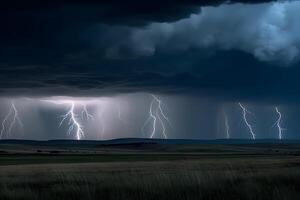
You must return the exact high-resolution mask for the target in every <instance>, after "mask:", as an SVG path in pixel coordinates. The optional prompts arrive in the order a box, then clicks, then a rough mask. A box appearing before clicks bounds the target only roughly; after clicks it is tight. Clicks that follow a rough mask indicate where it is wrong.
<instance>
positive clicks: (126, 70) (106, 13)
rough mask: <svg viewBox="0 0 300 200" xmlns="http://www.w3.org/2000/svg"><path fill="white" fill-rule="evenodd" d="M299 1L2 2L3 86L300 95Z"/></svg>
mask: <svg viewBox="0 0 300 200" xmlns="http://www.w3.org/2000/svg"><path fill="white" fill-rule="evenodd" d="M236 2H241V3H236ZM249 2H251V4H249ZM203 6H210V7H203ZM299 6H300V5H299V3H298V2H290V3H275V4H273V3H269V2H267V3H264V2H260V1H231V3H230V4H228V3H227V4H226V5H225V4H224V2H223V1H197V0H190V1H164V3H161V2H159V1H143V3H141V2H140V1H101V3H99V2H98V1H91V0H89V1H80V0H78V1H54V2H53V1H43V3H41V2H40V1H32V0H30V1H26V3H25V2H23V1H21V2H15V1H11V2H10V3H2V5H1V8H0V9H1V12H0V13H1V17H0V24H1V33H0V71H1V73H0V76H1V77H0V91H1V95H2V96H7V95H17V96H18V95H25V96H30V95H46V96H47V95H62V94H63V95H66V94H67V95H71V96H74V95H75V96H81V95H91V96H94V95H96V96H97V95H102V94H107V93H108V94H117V93H119V92H125V93H126V92H137V91H138V92H140V91H142V92H145V91H151V92H157V93H188V94H190V93H192V94H209V95H219V96H221V97H225V98H227V97H230V98H231V97H232V98H251V99H252V98H257V99H261V100H265V99H267V100H269V99H273V100H288V101H298V99H299V89H300V88H299V87H298V85H299V79H298V74H299V73H300V71H299V70H300V68H299V67H298V65H299V63H298V62H297V61H298V57H299V55H298V54H299V52H298V51H299V50H298V48H299V45H300V44H299V41H300V39H299V37H300V36H298V35H299V34H298V33H299V31H300V28H299V25H298V19H299V14H298V12H297V9H296V8H298V7H299Z"/></svg>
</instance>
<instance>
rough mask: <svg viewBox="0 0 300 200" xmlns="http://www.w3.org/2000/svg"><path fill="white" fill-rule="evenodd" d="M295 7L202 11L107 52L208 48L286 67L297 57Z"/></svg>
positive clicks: (139, 33)
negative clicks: (278, 62) (252, 57)
mask: <svg viewBox="0 0 300 200" xmlns="http://www.w3.org/2000/svg"><path fill="white" fill-rule="evenodd" d="M299 9H300V2H298V1H293V2H277V3H265V4H259V5H257V4H254V5H244V4H227V5H226V4H223V5H220V6H218V7H203V8H202V9H201V12H199V13H198V14H191V15H190V17H188V18H186V19H181V20H179V21H176V22H172V23H168V22H165V23H152V24H150V25H148V26H147V27H143V28H139V29H132V30H131V31H130V32H129V31H128V32H129V35H128V36H127V38H126V37H125V38H122V40H120V41H119V43H116V44H113V45H112V46H111V47H110V48H109V49H107V54H108V55H109V56H111V57H117V56H119V57H121V56H122V52H121V49H122V47H128V48H130V49H131V50H132V51H133V53H134V54H135V55H136V56H152V55H154V54H155V53H159V51H165V52H170V51H186V50H188V49H192V48H196V49H208V48H212V49H217V50H241V51H244V52H247V53H251V54H253V55H254V56H255V57H256V58H257V59H259V60H262V61H282V62H285V63H287V64H288V63H291V62H295V61H297V60H298V59H299V48H300V25H299V23H298V22H299V19H300V14H299V12H298V11H299ZM116 40H117V39H116Z"/></svg>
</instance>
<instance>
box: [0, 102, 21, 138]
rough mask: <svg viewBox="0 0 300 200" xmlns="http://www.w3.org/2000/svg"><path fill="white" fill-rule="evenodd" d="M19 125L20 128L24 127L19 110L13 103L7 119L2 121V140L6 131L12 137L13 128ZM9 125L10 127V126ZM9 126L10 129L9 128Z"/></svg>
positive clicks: (0, 133)
mask: <svg viewBox="0 0 300 200" xmlns="http://www.w3.org/2000/svg"><path fill="white" fill-rule="evenodd" d="M9 120H11V121H9ZM16 123H18V124H19V126H21V127H23V123H22V121H21V119H20V117H19V113H18V110H17V108H16V106H15V104H14V103H13V102H12V103H11V106H10V108H9V112H8V113H7V115H6V116H5V118H4V119H3V121H2V124H1V125H2V128H1V132H0V138H2V137H3V135H4V133H5V130H7V134H8V135H10V134H11V132H12V129H13V127H14V126H15V124H16ZM8 124H9V126H8ZM7 126H8V127H7Z"/></svg>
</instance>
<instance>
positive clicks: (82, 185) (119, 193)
mask: <svg viewBox="0 0 300 200" xmlns="http://www.w3.org/2000/svg"><path fill="white" fill-rule="evenodd" d="M299 147H300V145H299V144H298V143H296V142H293V143H289V142H286V143H285V142H281V143H274V142H272V141H261V142H256V143H248V142H245V141H243V142H241V141H232V142H231V143H230V142H227V143H225V142H220V141H215V142H200V141H194V142H188V141H183V142H180V141H168V142H165V141H164V142H163V141H160V140H151V141H148V140H146V141H144V140H138V141H136V140H134V141H133V140H122V141H108V142H91V141H90V142H87V141H82V142H74V141H69V142H68V141H48V142H35V141H1V144H0V151H1V155H0V199H49V200H50V199H51V200H55V199H107V200H109V199H122V200H123V199H145V200H147V199H256V200H257V199H263V200H265V199H280V200H282V199H299V197H300V157H299V155H300V154H299V151H298V149H299Z"/></svg>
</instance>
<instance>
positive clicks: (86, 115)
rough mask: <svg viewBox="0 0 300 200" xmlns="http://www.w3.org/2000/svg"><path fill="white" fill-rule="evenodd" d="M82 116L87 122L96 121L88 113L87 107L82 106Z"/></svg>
mask: <svg viewBox="0 0 300 200" xmlns="http://www.w3.org/2000/svg"><path fill="white" fill-rule="evenodd" d="M81 116H82V118H86V119H87V120H90V119H91V120H95V118H94V116H93V115H91V114H90V113H89V112H88V110H87V107H86V105H82V111H81Z"/></svg>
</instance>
